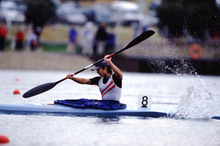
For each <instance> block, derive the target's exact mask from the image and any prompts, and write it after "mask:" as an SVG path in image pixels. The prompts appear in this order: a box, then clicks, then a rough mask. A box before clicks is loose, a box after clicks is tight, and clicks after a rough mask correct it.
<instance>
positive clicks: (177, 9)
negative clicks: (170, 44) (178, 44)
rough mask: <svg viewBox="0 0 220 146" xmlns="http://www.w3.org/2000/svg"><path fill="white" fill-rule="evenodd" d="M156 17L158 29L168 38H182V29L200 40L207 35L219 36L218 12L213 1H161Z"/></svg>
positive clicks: (219, 17) (219, 18)
mask: <svg viewBox="0 0 220 146" xmlns="http://www.w3.org/2000/svg"><path fill="white" fill-rule="evenodd" d="M157 16H158V18H159V20H160V21H159V24H158V27H159V29H160V30H162V31H163V32H167V33H165V36H167V37H170V38H173V37H180V36H183V35H184V33H183V32H184V29H185V30H187V32H188V33H189V34H190V35H192V36H193V37H194V38H196V39H200V40H205V39H206V36H207V33H208V34H209V35H210V36H214V35H219V34H220V10H219V9H218V8H217V6H216V4H215V0H162V4H161V6H160V7H159V8H158V9H157ZM164 30H166V31H164Z"/></svg>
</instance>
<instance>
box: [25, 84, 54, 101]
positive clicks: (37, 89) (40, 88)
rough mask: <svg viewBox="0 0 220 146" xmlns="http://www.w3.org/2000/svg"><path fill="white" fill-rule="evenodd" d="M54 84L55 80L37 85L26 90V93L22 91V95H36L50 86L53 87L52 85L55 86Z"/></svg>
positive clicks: (26, 96)
mask: <svg viewBox="0 0 220 146" xmlns="http://www.w3.org/2000/svg"><path fill="white" fill-rule="evenodd" d="M56 84H57V82H55V83H46V84H43V85H39V86H37V87H35V88H33V89H31V90H29V91H27V92H26V93H24V95H23V97H24V98H29V97H32V96H35V95H38V94H40V93H43V92H46V91H48V90H50V89H51V88H53V87H54V86H56Z"/></svg>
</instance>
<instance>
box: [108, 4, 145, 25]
mask: <svg viewBox="0 0 220 146" xmlns="http://www.w3.org/2000/svg"><path fill="white" fill-rule="evenodd" d="M111 10H112V14H113V16H114V17H115V19H116V20H117V21H119V22H120V23H121V24H123V25H131V24H132V23H134V22H135V23H140V22H141V21H142V20H143V19H144V14H143V13H141V12H140V11H139V6H138V4H136V3H135V2H128V1H115V2H112V4H111Z"/></svg>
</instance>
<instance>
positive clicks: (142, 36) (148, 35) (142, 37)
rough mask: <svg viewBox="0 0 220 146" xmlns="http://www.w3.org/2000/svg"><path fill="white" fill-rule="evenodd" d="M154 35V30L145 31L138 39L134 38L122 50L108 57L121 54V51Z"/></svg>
mask: <svg viewBox="0 0 220 146" xmlns="http://www.w3.org/2000/svg"><path fill="white" fill-rule="evenodd" d="M154 33H155V31H154V30H147V31H145V32H143V33H142V34H140V35H139V36H138V37H136V38H135V39H134V40H132V41H131V42H130V43H129V44H127V45H126V46H125V47H124V48H122V49H121V50H119V51H117V52H115V53H113V54H111V55H110V56H111V57H112V56H114V55H116V54H119V53H121V52H122V51H125V50H127V49H129V48H131V47H133V46H135V45H137V44H139V43H141V42H142V41H144V40H146V39H147V38H149V37H151V36H152V35H153V34H154Z"/></svg>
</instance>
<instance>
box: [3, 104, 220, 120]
mask: <svg viewBox="0 0 220 146" xmlns="http://www.w3.org/2000/svg"><path fill="white" fill-rule="evenodd" d="M0 112H1V113H17V114H19V113H23V114H34V113H53V114H73V115H82V116H88V115H95V116H96V115H97V116H105V115H111V116H141V117H153V118H159V117H175V111H174V110H173V109H168V108H166V109H165V108H158V107H154V108H139V109H129V108H127V109H119V110H102V109H79V108H72V107H68V106H63V105H59V104H55V105H47V104H43V105H35V104H0ZM212 118H213V119H220V115H215V116H213V117H212Z"/></svg>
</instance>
